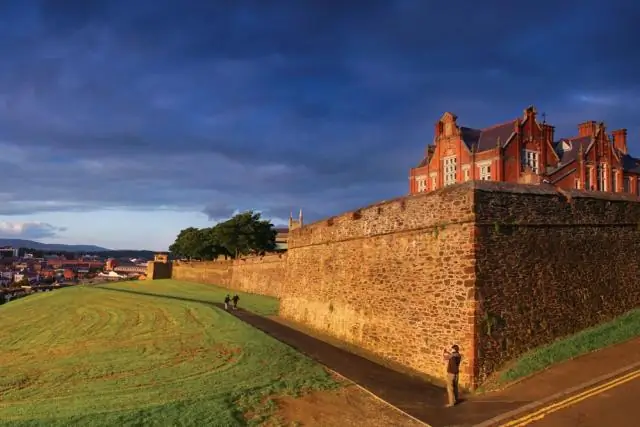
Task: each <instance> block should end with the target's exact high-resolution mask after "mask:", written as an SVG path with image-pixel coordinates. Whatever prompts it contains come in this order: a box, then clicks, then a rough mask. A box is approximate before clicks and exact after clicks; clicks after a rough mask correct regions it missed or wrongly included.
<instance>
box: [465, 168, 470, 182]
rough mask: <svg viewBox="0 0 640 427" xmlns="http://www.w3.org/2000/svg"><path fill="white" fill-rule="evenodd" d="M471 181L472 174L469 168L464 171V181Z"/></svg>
mask: <svg viewBox="0 0 640 427" xmlns="http://www.w3.org/2000/svg"><path fill="white" fill-rule="evenodd" d="M469 179H471V174H470V173H469V168H466V169H465V170H464V180H465V181H469Z"/></svg>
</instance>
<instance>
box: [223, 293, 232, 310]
mask: <svg viewBox="0 0 640 427" xmlns="http://www.w3.org/2000/svg"><path fill="white" fill-rule="evenodd" d="M230 302H231V297H230V296H229V294H227V296H226V297H224V309H225V310H229V303H230Z"/></svg>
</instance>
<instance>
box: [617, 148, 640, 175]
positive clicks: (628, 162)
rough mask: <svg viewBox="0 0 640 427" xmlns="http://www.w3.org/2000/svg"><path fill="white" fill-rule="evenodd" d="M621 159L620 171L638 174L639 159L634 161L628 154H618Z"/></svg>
mask: <svg viewBox="0 0 640 427" xmlns="http://www.w3.org/2000/svg"><path fill="white" fill-rule="evenodd" d="M619 155H620V158H621V159H622V169H623V170H624V171H626V172H633V173H638V174H640V159H636V158H635V157H632V156H630V155H628V154H622V153H621V152H619Z"/></svg>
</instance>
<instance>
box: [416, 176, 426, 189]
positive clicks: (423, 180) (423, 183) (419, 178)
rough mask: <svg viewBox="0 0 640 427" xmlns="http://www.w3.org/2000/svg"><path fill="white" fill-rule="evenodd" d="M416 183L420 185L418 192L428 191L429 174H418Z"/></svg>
mask: <svg viewBox="0 0 640 427" xmlns="http://www.w3.org/2000/svg"><path fill="white" fill-rule="evenodd" d="M416 184H417V187H418V193H423V192H425V191H427V176H426V175H418V176H416Z"/></svg>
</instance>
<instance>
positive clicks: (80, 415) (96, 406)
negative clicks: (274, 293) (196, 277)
mask: <svg viewBox="0 0 640 427" xmlns="http://www.w3.org/2000/svg"><path fill="white" fill-rule="evenodd" d="M153 284H154V287H153V289H152V290H153V291H154V292H156V293H163V292H166V293H167V294H169V295H172V294H174V295H173V296H178V295H175V293H176V292H177V288H178V286H177V284H176V283H172V282H170V281H167V282H165V283H160V284H158V283H157V282H153ZM179 287H180V289H183V290H185V291H186V292H185V294H187V296H191V297H198V296H200V297H202V296H203V288H202V285H191V284H184V283H181V284H180V285H179ZM208 288H210V287H208ZM137 290H140V289H139V288H138V289H137ZM142 290H143V291H144V290H145V289H142ZM147 290H149V289H147ZM222 292H223V293H222V295H223V296H224V291H222ZM218 294H220V292H219V291H218ZM241 298H242V300H241V301H245V299H246V300H248V301H246V302H247V304H253V307H254V309H257V310H262V311H268V310H270V309H271V310H272V309H273V307H274V303H273V301H271V300H269V299H266V300H264V301H260V297H259V296H252V297H246V296H244V295H241ZM211 302H219V301H218V300H217V296H216V297H215V298H211ZM275 307H276V308H277V305H275ZM0 316H2V318H3V319H5V320H6V326H5V327H4V328H3V329H2V330H0V340H1V342H2V345H3V352H2V355H1V356H0V362H1V363H2V375H0V420H1V421H0V423H2V424H3V425H43V426H44V425H47V426H52V425H65V426H66V425H216V426H226V425H229V426H233V425H244V424H245V421H244V418H243V413H245V412H246V411H247V410H249V409H251V410H252V412H256V419H255V420H254V421H259V420H260V418H261V417H260V415H261V414H265V410H266V409H268V404H264V398H265V397H267V396H274V395H276V396H277V395H281V394H289V395H291V394H297V393H299V392H300V391H301V390H303V389H322V388H331V387H335V383H334V381H333V380H332V379H331V378H330V377H329V375H328V374H327V373H326V372H325V371H324V370H323V369H322V368H321V367H320V366H318V365H317V364H315V363H314V362H312V361H311V360H310V359H308V358H306V357H304V356H302V355H300V354H299V353H297V352H295V351H294V350H293V349H291V348H290V347H288V346H285V345H283V344H281V343H280V342H278V341H276V340H275V339H273V338H271V337H269V336H267V335H265V334H263V333H262V332H260V331H257V330H255V329H253V328H251V327H249V326H248V325H246V324H244V323H243V322H241V321H239V320H238V319H236V318H234V317H233V316H229V315H228V314H226V313H224V312H223V311H221V310H218V309H216V308H214V307H212V306H211V305H210V304H202V303H198V302H192V301H183V300H174V299H166V298H164V299H163V298H150V297H149V296H148V295H136V294H133V293H127V292H115V291H113V290H111V291H109V290H101V289H94V288H84V287H78V288H70V289H63V290H57V291H55V292H50V293H44V294H37V295H34V296H30V297H28V298H24V299H21V300H18V301H14V302H11V303H9V304H5V305H3V306H0ZM261 406H264V407H262V409H261Z"/></svg>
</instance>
